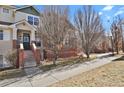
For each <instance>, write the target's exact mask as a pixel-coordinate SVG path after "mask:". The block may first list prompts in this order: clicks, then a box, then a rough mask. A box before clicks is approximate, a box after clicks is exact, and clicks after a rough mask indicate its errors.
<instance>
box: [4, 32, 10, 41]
mask: <svg viewBox="0 0 124 93" xmlns="http://www.w3.org/2000/svg"><path fill="white" fill-rule="evenodd" d="M11 39H12V32H11V30H3V40H4V41H8V40H11Z"/></svg>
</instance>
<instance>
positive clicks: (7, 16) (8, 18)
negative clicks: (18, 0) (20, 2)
mask: <svg viewBox="0 0 124 93" xmlns="http://www.w3.org/2000/svg"><path fill="white" fill-rule="evenodd" d="M3 8H6V7H5V6H2V7H0V21H3V22H10V23H13V22H14V17H13V9H10V8H7V9H9V13H3Z"/></svg>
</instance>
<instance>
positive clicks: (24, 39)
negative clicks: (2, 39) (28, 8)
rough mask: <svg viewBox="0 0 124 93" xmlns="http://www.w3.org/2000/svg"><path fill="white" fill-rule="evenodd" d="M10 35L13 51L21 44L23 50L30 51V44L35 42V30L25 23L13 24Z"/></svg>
mask: <svg viewBox="0 0 124 93" xmlns="http://www.w3.org/2000/svg"><path fill="white" fill-rule="evenodd" d="M12 33H13V34H12V36H13V38H12V40H13V49H16V48H18V46H19V44H20V43H22V44H23V46H24V49H25V50H30V45H31V43H32V42H35V41H36V39H35V34H36V29H35V28H34V27H33V26H32V25H30V24H29V23H28V22H27V21H22V22H18V23H16V24H14V25H13V32H12Z"/></svg>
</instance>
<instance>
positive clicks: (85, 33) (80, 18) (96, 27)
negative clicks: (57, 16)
mask: <svg viewBox="0 0 124 93" xmlns="http://www.w3.org/2000/svg"><path fill="white" fill-rule="evenodd" d="M75 26H76V28H77V30H78V31H79V35H80V38H81V41H82V48H83V51H84V52H85V53H86V55H87V58H89V57H90V52H91V50H92V49H93V47H94V45H95V44H97V43H98V42H99V41H100V38H101V35H102V34H103V31H104V29H103V27H102V24H101V22H100V17H99V15H98V13H96V12H95V11H94V10H93V8H92V6H83V9H82V10H78V12H77V14H76V15H75Z"/></svg>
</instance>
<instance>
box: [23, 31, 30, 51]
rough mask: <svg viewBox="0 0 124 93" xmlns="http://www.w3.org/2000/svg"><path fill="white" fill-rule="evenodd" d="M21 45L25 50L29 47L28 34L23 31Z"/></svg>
mask: <svg viewBox="0 0 124 93" xmlns="http://www.w3.org/2000/svg"><path fill="white" fill-rule="evenodd" d="M23 45H24V49H25V50H29V49H30V34H28V33H23Z"/></svg>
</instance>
